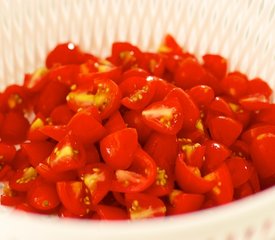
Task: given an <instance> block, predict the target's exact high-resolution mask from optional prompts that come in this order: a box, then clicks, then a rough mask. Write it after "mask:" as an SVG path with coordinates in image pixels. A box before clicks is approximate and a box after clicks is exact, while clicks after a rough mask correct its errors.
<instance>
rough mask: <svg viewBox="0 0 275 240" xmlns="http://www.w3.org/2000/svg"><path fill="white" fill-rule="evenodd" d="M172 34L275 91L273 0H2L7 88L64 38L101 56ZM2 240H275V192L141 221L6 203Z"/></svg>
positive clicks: (0, 70)
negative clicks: (55, 214)
mask: <svg viewBox="0 0 275 240" xmlns="http://www.w3.org/2000/svg"><path fill="white" fill-rule="evenodd" d="M166 33H171V34H172V35H174V36H175V37H176V39H177V40H178V42H179V43H180V44H181V45H182V46H183V47H184V49H186V50H188V51H190V52H194V53H195V54H196V55H197V56H201V55H202V54H204V53H206V52H212V53H220V54H222V55H223V56H225V57H226V58H228V59H229V63H230V66H229V67H230V70H233V69H234V70H235V69H237V70H241V71H243V72H245V73H247V74H248V76H249V77H251V78H252V77H255V76H261V77H262V78H263V79H265V80H266V81H268V82H269V83H270V85H271V86H272V88H273V90H274V89H275V71H274V67H275V1H273V0H264V1H258V0H243V1H242V0H239V1H238V0H232V1H230V0H228V1H225V0H220V1H219V0H193V1H188V0H182V1H181V0H166V1H163V0H159V1H157V0H155V1H151V0H147V1H145V0H144V1H143V0H141V1H134V0H132V1H131V0H129V1H126V0H120V1H113V0H109V1H107V0H102V1H100V0H98V1H97V0H90V1H89V0H82V1H77V0H75V1H73V0H59V1H56V0H40V1H36V0H25V1H20V0H10V1H9V0H1V1H0V46H1V47H0V88H3V87H4V86H6V85H7V84H10V83H14V82H22V79H23V75H24V72H32V71H33V70H34V69H35V68H36V67H39V66H41V65H43V64H44V59H45V56H46V53H47V52H48V51H49V50H50V49H51V48H53V47H54V46H55V45H56V44H57V43H59V42H64V41H73V42H75V43H77V44H79V45H80V46H81V47H82V48H83V49H84V50H86V51H90V52H92V53H95V54H99V55H101V56H106V55H108V53H110V48H111V44H112V42H114V41H118V40H119V41H124V40H127V41H131V42H132V43H134V44H138V45H139V46H140V47H141V48H142V49H143V50H145V49H146V50H156V49H157V47H158V46H159V43H160V42H161V40H162V38H163V36H164V35H165V34H166ZM0 239H1V240H6V239H12V240H19V239H20V240H23V239H28V240H31V239H58V240H61V239H66V240H71V239H81V240H85V239H101V240H105V239H109V240H116V239H119V240H135V239H138V240H140V239H150V240H154V239H158V240H167V239H169V240H176V239H181V240H182V239H192V240H193V239H199V240H203V239H209V240H210V239H213V240H215V239H217V240H235V239H236V240H240V239H259V240H265V239H275V189H274V187H273V188H272V189H268V190H266V191H264V192H263V193H260V194H258V195H255V196H253V197H249V198H247V199H244V200H241V201H239V202H236V203H234V204H230V205H227V206H224V207H219V208H216V209H211V210H207V211H202V212H198V213H194V214H188V215H183V216H180V217H175V218H167V219H157V220H149V221H144V222H143V221H142V222H136V223H126V222H125V223H120V222H119V223H106V222H91V221H88V222H86V221H65V220H60V219H56V218H47V217H41V216H35V217H34V216H32V215H21V214H18V213H14V212H13V211H11V210H10V209H8V210H7V209H4V208H2V207H1V208H0Z"/></svg>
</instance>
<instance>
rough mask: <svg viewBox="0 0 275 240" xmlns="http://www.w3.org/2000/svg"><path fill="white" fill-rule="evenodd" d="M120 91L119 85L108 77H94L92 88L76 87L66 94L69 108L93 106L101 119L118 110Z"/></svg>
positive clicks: (76, 108)
mask: <svg viewBox="0 0 275 240" xmlns="http://www.w3.org/2000/svg"><path fill="white" fill-rule="evenodd" d="M120 98H121V93H120V90H119V87H118V86H117V84H116V83H115V82H113V81H112V80H110V79H95V80H94V89H92V91H91V90H90V89H77V90H75V91H72V92H70V93H69V94H68V96H67V102H68V105H69V107H70V108H71V109H73V110H74V111H77V110H78V109H79V108H88V107H91V106H95V107H96V108H97V109H98V110H99V112H100V116H101V118H102V119H106V118H108V117H109V116H110V115H111V114H112V113H114V112H115V111H116V110H118V108H119V105H120Z"/></svg>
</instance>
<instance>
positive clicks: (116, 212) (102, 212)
mask: <svg viewBox="0 0 275 240" xmlns="http://www.w3.org/2000/svg"><path fill="white" fill-rule="evenodd" d="M96 213H97V214H98V216H99V218H100V219H101V220H124V219H127V218H128V217H127V212H126V211H125V210H124V209H122V208H118V207H114V206H107V205H102V204H100V205H97V206H96Z"/></svg>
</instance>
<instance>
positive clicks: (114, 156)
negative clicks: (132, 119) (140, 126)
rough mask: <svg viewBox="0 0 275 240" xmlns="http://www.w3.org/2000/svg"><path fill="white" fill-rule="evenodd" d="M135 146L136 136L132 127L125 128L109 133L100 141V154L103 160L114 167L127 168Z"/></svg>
mask: <svg viewBox="0 0 275 240" xmlns="http://www.w3.org/2000/svg"><path fill="white" fill-rule="evenodd" d="M125 146H127V147H126V148H125ZM137 147H138V136H137V131H136V130H135V129H134V128H125V129H122V130H119V131H117V132H114V133H111V134H109V135H108V136H106V137H104V138H103V139H102V140H101V141H100V152H101V155H102V157H103V159H104V161H105V162H106V163H107V164H108V165H109V166H111V167H112V168H114V169H127V168H129V166H130V165H131V163H132V161H133V156H134V153H135V151H136V149H137Z"/></svg>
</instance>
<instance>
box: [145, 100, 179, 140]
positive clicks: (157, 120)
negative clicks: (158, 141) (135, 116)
mask: <svg viewBox="0 0 275 240" xmlns="http://www.w3.org/2000/svg"><path fill="white" fill-rule="evenodd" d="M142 116H143V119H144V122H145V123H146V124H147V125H148V126H149V127H151V128H152V129H154V130H156V131H158V132H160V133H164V134H171V135H174V134H177V133H178V132H179V130H180V129H181V127H182V124H183V110H182V107H181V105H180V103H179V100H178V99H177V98H176V97H174V98H169V99H166V100H163V101H160V102H155V103H152V104H151V105H149V106H148V107H147V108H145V109H144V110H143V111H142Z"/></svg>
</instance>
